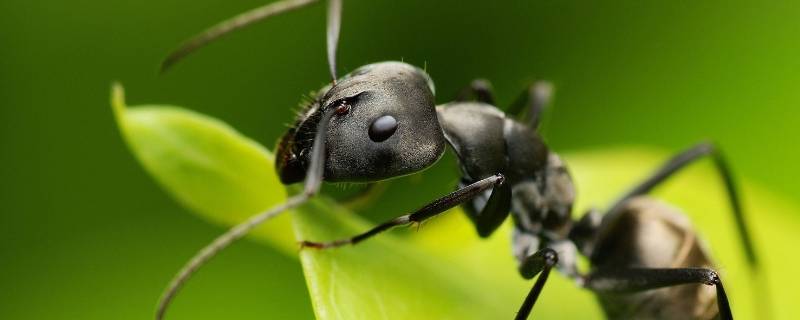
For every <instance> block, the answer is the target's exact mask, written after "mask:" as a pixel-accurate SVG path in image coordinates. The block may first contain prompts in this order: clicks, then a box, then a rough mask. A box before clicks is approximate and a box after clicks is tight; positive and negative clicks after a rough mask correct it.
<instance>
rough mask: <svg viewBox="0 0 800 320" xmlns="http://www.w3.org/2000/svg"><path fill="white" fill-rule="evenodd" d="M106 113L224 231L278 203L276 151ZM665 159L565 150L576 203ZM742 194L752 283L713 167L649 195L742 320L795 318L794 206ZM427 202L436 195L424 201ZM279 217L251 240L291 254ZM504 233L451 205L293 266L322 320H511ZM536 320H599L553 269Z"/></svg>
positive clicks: (321, 210) (134, 111)
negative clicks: (704, 252)
mask: <svg viewBox="0 0 800 320" xmlns="http://www.w3.org/2000/svg"><path fill="white" fill-rule="evenodd" d="M113 105H114V110H115V113H116V116H117V120H118V122H119V124H120V127H121V129H122V133H123V135H124V137H125V139H126V140H127V141H128V144H129V145H130V147H131V150H132V151H133V152H134V154H135V155H136V157H137V158H138V159H139V161H140V162H142V164H143V165H144V167H145V168H146V169H147V171H148V172H150V174H151V175H153V176H154V177H155V178H156V180H157V181H159V183H161V184H162V185H163V186H164V187H165V189H167V190H168V191H169V192H170V193H171V194H173V195H174V196H175V198H176V199H178V201H180V202H181V203H183V204H185V205H186V206H187V207H189V208H191V209H192V211H193V212H195V213H198V214H199V215H201V216H202V217H204V218H206V219H209V220H211V221H213V222H216V223H220V224H223V225H226V226H227V225H232V224H235V223H237V222H240V221H242V220H244V219H245V217H247V216H249V215H250V214H253V213H256V212H258V211H260V210H263V209H265V208H267V207H269V206H271V205H273V204H276V203H278V202H280V201H283V200H284V199H285V191H284V189H283V187H282V186H281V185H280V183H279V182H278V179H277V177H276V176H275V174H274V169H273V162H272V157H271V155H270V154H269V153H268V152H267V151H265V150H264V149H263V148H262V147H261V146H259V145H258V144H256V143H255V142H253V141H251V140H249V139H247V138H245V137H243V136H241V135H240V134H238V133H236V132H235V131H234V130H233V129H231V128H230V127H228V126H227V125H225V124H223V123H221V122H219V121H217V120H214V119H212V118H209V117H206V116H203V115H199V114H197V113H194V112H191V111H187V110H183V109H180V108H176V107H167V106H142V107H136V108H126V107H125V105H124V101H123V97H122V89H121V88H120V87H118V86H117V87H115V91H114V98H113ZM667 156H668V154H667V153H664V152H661V151H657V150H649V149H644V148H616V149H605V150H602V151H583V152H579V153H572V154H566V155H565V159H566V161H567V162H568V164H569V165H570V168H571V172H572V174H573V177H575V179H576V184H577V187H578V194H579V196H578V199H579V202H578V203H577V204H576V206H575V207H576V208H577V209H579V210H580V209H585V208H588V207H589V206H590V205H596V206H599V207H605V206H606V205H608V203H609V202H610V201H611V200H613V199H614V198H615V197H616V196H617V195H619V194H620V193H621V192H622V191H624V190H626V189H627V188H628V187H629V186H631V185H633V184H634V183H636V182H637V181H638V180H639V179H641V178H642V177H643V176H644V175H646V174H647V173H648V172H649V171H650V170H652V169H653V168H655V167H657V166H658V165H660V163H661V162H662V161H663V160H664V159H666V157H667ZM706 162H707V161H706ZM420 183H424V182H420ZM742 185H743V188H742V189H743V190H742V194H743V195H744V200H745V201H744V203H745V206H746V208H747V209H748V221H749V222H750V223H751V224H752V226H753V231H754V232H753V233H754V235H755V240H756V245H757V248H759V249H760V251H761V257H762V262H763V268H762V270H763V272H762V273H761V276H759V277H753V276H752V274H751V273H750V272H749V270H748V268H747V267H746V265H745V260H744V257H743V255H742V253H741V249H740V247H739V242H738V239H737V238H736V234H735V232H734V231H735V228H734V225H733V220H732V219H731V217H730V215H729V210H728V207H727V205H726V203H725V202H724V199H725V195H724V194H723V192H722V188H721V186H720V183H719V178H718V177H717V176H716V174H715V173H714V171H713V170H712V169H711V167H710V166H709V165H708V164H703V165H697V166H692V167H691V169H688V170H686V171H685V172H683V173H681V174H679V175H678V176H677V177H675V178H674V179H672V180H671V181H670V182H669V183H668V184H666V185H665V186H664V187H662V188H659V189H658V190H656V195H657V196H659V197H662V198H664V199H666V200H668V201H669V202H670V203H672V204H674V205H675V206H677V207H680V208H683V209H684V211H685V212H687V214H688V215H689V217H690V218H691V219H692V220H693V222H694V224H695V226H696V228H697V230H698V231H699V232H700V235H701V237H703V238H705V239H707V240H708V243H709V244H710V248H711V251H712V254H713V255H714V257H715V258H716V261H718V264H717V265H718V269H719V271H720V272H721V273H722V275H723V280H724V281H725V285H726V289H727V290H728V291H729V294H730V298H731V301H732V304H733V308H734V313H735V314H736V315H737V316H738V317H740V318H768V317H767V316H766V315H765V313H764V312H765V311H764V310H765V309H764V305H763V304H762V303H766V302H767V299H773V300H774V302H773V304H772V305H773V306H776V307H775V308H773V315H774V316H775V319H795V318H797V317H798V316H800V314H799V313H798V310H796V309H794V308H785V307H784V308H777V306H789V305H793V302H794V299H793V297H794V296H795V295H794V289H793V288H796V287H798V286H800V281H798V280H796V279H797V278H798V277H791V276H789V277H786V276H782V275H791V274H793V272H792V271H794V270H793V267H794V266H795V265H797V264H798V262H800V261H798V260H800V259H798V258H797V256H796V255H793V254H791V252H793V251H792V250H793V248H791V247H790V246H791V244H793V243H797V241H798V240H800V236H799V235H798V234H797V233H796V232H795V230H798V229H800V221H799V220H798V219H797V217H796V212H797V205H796V204H793V203H791V202H788V201H786V200H784V199H781V198H780V197H777V196H775V195H773V194H771V193H769V192H768V191H766V190H765V189H764V188H761V187H759V186H758V185H756V184H754V183H748V182H746V181H745V183H743V184H742ZM436 196H440V195H430V198H431V199H433V198H435V197H436ZM378 205H380V203H379V202H378ZM420 205H422V204H420ZM386 210H392V208H386ZM580 212H581V211H578V213H576V215H577V214H579V213H580ZM397 214H398V215H399V214H402V213H401V212H397ZM288 219H289V215H288V214H287V215H282V216H280V218H278V219H276V220H273V221H269V222H267V223H266V225H265V226H264V227H262V228H261V229H259V230H258V231H257V232H255V235H256V237H257V238H258V239H262V240H266V241H265V243H267V244H269V245H271V246H274V247H276V248H278V249H279V250H282V251H283V252H285V253H287V254H289V255H291V256H296V254H295V253H296V248H297V247H296V242H295V241H296V240H295V238H294V237H292V235H291V234H290V232H291V229H290V228H292V224H290V222H289V220H288ZM293 222H294V223H293V229H294V231H295V233H296V235H297V238H299V239H304V240H317V241H322V240H330V239H336V238H340V237H344V236H350V235H353V234H355V233H358V232H362V231H364V230H366V229H367V228H369V227H370V226H371V223H367V222H365V221H364V220H363V219H361V218H359V217H358V216H356V215H353V214H352V213H351V212H349V211H348V210H346V209H343V208H342V207H341V206H339V205H337V204H335V203H333V202H331V201H330V200H328V199H325V198H324V197H321V198H319V199H315V200H313V201H312V202H310V203H309V204H308V205H305V206H303V207H301V208H300V209H299V210H297V211H296V212H295V213H294V219H293ZM509 234H510V226H509V225H508V224H506V225H504V226H503V227H502V228H501V229H500V230H498V232H496V233H495V234H494V235H493V236H492V237H490V238H489V239H486V240H484V239H479V238H478V237H477V236H476V234H475V232H474V230H473V228H472V226H471V225H470V222H469V221H468V220H467V219H466V218H465V217H464V215H463V214H462V213H461V212H460V210H457V209H454V210H451V212H448V213H446V214H444V215H443V216H441V217H439V218H437V219H434V220H433V221H431V222H428V223H425V224H424V225H423V226H422V227H421V229H420V230H419V231H418V232H415V231H414V229H408V228H406V229H400V230H394V231H391V232H387V233H385V234H382V235H380V236H378V237H376V238H373V239H371V240H369V241H367V242H365V243H363V244H360V245H358V246H355V247H345V248H340V249H334V250H327V251H316V250H304V251H302V253H301V255H300V257H301V261H302V264H303V269H304V272H305V274H306V280H307V283H308V287H309V291H310V294H311V299H312V302H313V304H314V309H315V312H316V314H317V317H318V318H319V319H324V320H328V319H409V318H412V319H415V318H425V319H508V318H512V317H513V315H514V313H515V312H516V310H517V308H518V307H519V304H520V303H521V301H522V299H523V298H524V297H525V295H526V294H527V292H528V290H529V289H530V286H531V285H532V281H525V280H523V279H521V278H520V277H519V276H518V274H517V272H516V266H515V262H514V260H513V258H512V256H511V253H510V236H509ZM784 250H787V251H786V252H788V254H786V253H784ZM761 282H763V283H766V285H763V286H762V285H759V283H761ZM756 306H759V308H758V309H756ZM534 317H535V318H537V319H595V318H602V317H601V312H600V309H599V307H598V305H597V303H596V302H595V299H594V297H593V296H592V294H591V293H590V292H588V291H586V290H581V289H579V288H577V287H576V286H575V285H574V284H573V283H571V282H570V281H569V280H567V279H566V278H564V277H562V276H560V275H558V274H554V275H553V276H551V277H550V281H549V282H548V284H547V286H546V287H545V290H544V292H543V294H542V296H541V297H540V300H539V303H538V304H537V306H536V308H535V310H534Z"/></svg>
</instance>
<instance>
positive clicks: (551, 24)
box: [0, 0, 800, 319]
mask: <svg viewBox="0 0 800 320" xmlns="http://www.w3.org/2000/svg"><path fill="white" fill-rule="evenodd" d="M260 4H263V2H262V1H257V0H236V1H220V0H213V1H212V0H193V1H189V0H162V1H152V0H140V1H98V0H77V1H22V0H3V1H0V119H2V126H0V130H2V131H0V147H2V152H0V164H1V165H0V180H1V181H2V184H0V208H2V209H1V210H2V211H0V319H146V318H149V317H150V316H151V314H152V311H153V306H154V303H155V299H156V298H157V297H158V295H159V293H160V291H161V289H162V288H163V286H164V285H165V283H166V282H167V280H168V279H169V278H170V277H171V276H172V274H173V272H174V271H176V269H177V268H178V266H179V265H181V264H182V263H183V262H184V261H185V260H186V259H187V258H188V257H189V256H190V255H191V254H192V253H194V252H195V250H197V249H198V248H199V247H200V246H202V245H204V244H205V243H206V242H207V241H209V240H210V239H211V238H212V237H214V236H215V235H217V234H219V233H220V232H221V230H222V229H221V228H220V227H217V226H212V225H209V224H207V223H206V222H204V221H201V220H200V219H198V218H196V217H195V216H192V215H189V214H186V210H185V209H183V208H181V207H180V206H179V205H178V204H177V203H175V201H173V200H172V199H171V198H170V197H169V196H168V195H166V194H165V193H164V192H163V191H162V190H160V188H159V187H158V186H157V185H156V184H155V183H154V181H153V180H152V179H151V178H150V177H149V176H147V175H146V174H145V173H144V171H143V170H142V169H141V167H140V166H139V164H137V163H136V161H135V160H134V158H133V157H132V156H131V154H130V153H129V152H128V150H127V149H126V147H125V145H124V144H123V142H122V140H121V139H120V136H119V133H118V132H117V129H116V127H115V124H114V122H113V119H112V115H111V110H110V107H109V106H108V89H109V84H110V82H111V81H112V80H120V81H122V82H124V84H125V85H126V87H127V89H128V96H129V98H128V99H129V101H130V103H131V104H141V103H150V102H156V103H170V104H177V105H182V106H186V107H190V108H192V109H194V110H198V111H200V112H202V113H206V114H209V115H212V116H215V117H218V118H220V119H223V120H225V121H227V122H229V123H230V124H232V125H233V126H234V127H236V128H237V129H239V130H240V131H242V132H243V133H244V134H246V135H248V136H250V137H253V138H254V139H256V140H258V141H260V142H262V143H263V144H265V145H267V146H270V147H271V146H272V145H273V144H274V141H275V139H277V137H278V136H279V135H280V133H281V132H282V131H283V130H284V129H285V126H284V124H285V123H288V122H290V121H291V119H292V117H293V111H292V110H293V108H294V107H295V106H296V105H297V103H298V102H299V101H300V97H301V95H303V94H305V93H308V92H309V91H311V90H315V89H317V88H319V87H320V86H321V85H322V84H324V83H325V82H326V81H327V71H326V70H327V67H326V63H325V58H324V57H325V55H324V10H323V6H320V5H317V6H314V7H312V8H309V9H306V10H302V11H298V12H294V13H291V14H288V15H285V16H281V17H277V18H275V19H273V20H271V21H268V22H265V23H262V24H260V25H258V26H256V27H254V28H250V29H247V30H245V31H242V32H239V33H237V34H235V35H232V36H230V37H228V38H226V39H225V40H223V41H220V43H217V44H214V45H212V46H210V47H209V48H207V49H205V50H202V52H200V53H198V54H197V55H195V56H193V57H191V58H190V59H188V60H187V61H184V62H183V63H181V64H180V65H178V66H177V67H176V68H175V69H174V70H173V71H171V72H170V73H168V74H166V75H163V76H159V75H157V72H156V71H157V67H158V63H159V62H160V60H161V59H162V58H163V57H164V56H165V54H166V53H167V52H168V51H169V50H170V49H172V48H174V47H175V46H176V45H177V44H178V43H179V42H180V41H181V40H183V39H185V38H186V37H187V36H189V35H192V34H193V33H195V32H197V31H200V30H201V29H203V28H205V27H207V26H209V25H211V24H212V23H214V22H217V21H218V20H221V19H223V18H227V17H229V16H231V15H234V14H236V13H239V12H241V11H243V10H246V9H249V8H252V7H255V6H258V5H260ZM798 17H800V3H798V2H796V1H758V2H757V1H747V2H743V1H702V2H698V1H658V2H647V3H645V2H640V1H616V2H614V3H609V4H600V3H588V2H585V1H573V0H570V1H498V2H491V3H489V2H487V1H458V0H446V1H422V0H416V1H402V2H400V1H388V0H382V1H368V0H348V1H345V8H344V23H343V27H342V37H341V44H340V51H339V52H340V58H339V61H340V67H341V69H342V73H343V72H344V71H347V70H352V69H355V68H357V67H358V66H360V65H362V64H365V63H369V62H375V61H381V60H399V59H402V60H404V61H407V62H410V63H413V64H416V65H419V66H423V65H427V70H428V71H429V73H430V74H431V76H432V77H433V79H434V81H435V82H436V86H437V91H438V99H439V101H440V102H445V101H447V100H448V99H451V98H452V97H453V96H454V93H455V92H457V91H458V89H459V88H461V87H462V86H464V85H466V84H467V83H468V82H469V81H470V80H471V79H473V78H476V77H485V78H488V79H490V80H491V81H492V82H493V84H494V85H495V88H496V93H497V95H498V97H499V102H500V104H507V103H509V102H510V101H511V100H512V99H513V97H515V96H516V95H517V94H518V93H519V92H520V91H521V90H522V88H523V87H524V85H525V84H526V83H527V82H528V81H530V80H533V79H538V78H545V79H549V80H552V81H553V82H554V83H555V84H556V86H557V93H556V100H555V105H554V107H555V108H554V109H553V110H552V111H551V112H550V113H549V114H548V116H547V119H546V123H545V128H544V132H545V135H546V137H547V139H548V141H549V142H550V144H551V146H552V147H553V148H554V149H556V150H576V149H583V148H603V147H605V146H613V145H620V144H637V145H648V146H658V147H663V148H666V149H668V150H678V149H679V148H683V147H685V146H688V145H690V144H692V143H694V142H696V141H698V140H701V139H712V140H715V141H718V142H719V143H720V144H721V145H722V146H723V148H724V149H725V152H726V153H727V154H728V155H729V157H730V159H731V162H732V163H733V164H734V167H735V169H736V171H737V172H738V173H739V175H740V176H743V177H746V178H748V179H749V180H751V181H756V182H757V183H759V184H761V185H763V186H767V187H768V188H769V189H770V190H772V191H774V192H776V193H777V194H780V195H783V196H784V198H788V199H790V200H793V201H795V202H796V201H797V197H796V196H795V195H796V194H797V193H798V192H800V184H798V183H796V181H795V180H796V179H798V178H800V167H798V166H797V165H796V164H797V163H799V162H800V150H799V149H798V148H797V147H796V143H797V142H796V141H795V140H794V139H796V137H798V136H800V126H798V124H800V116H798V115H797V113H796V111H795V109H796V107H797V106H798V104H799V103H800V90H798V88H797V85H798V81H800V59H798V57H800V41H798V39H800V22H798V21H800V20H798ZM444 163H447V164H444ZM454 170H455V169H454V165H453V164H452V162H443V165H441V166H439V167H437V168H436V169H434V170H433V171H432V173H431V174H426V176H425V179H427V180H430V181H431V186H430V188H426V189H430V190H420V191H419V192H415V193H412V192H410V191H411V190H409V189H404V188H403V183H399V184H397V186H394V185H393V187H392V188H390V190H389V191H387V193H388V194H387V195H386V196H385V197H384V198H386V202H384V203H393V201H392V200H393V199H394V203H395V204H396V205H395V206H392V208H395V209H410V208H412V207H416V206H418V205H419V204H420V203H422V201H424V199H430V198H431V195H432V194H433V193H434V192H440V191H442V190H448V189H449V185H448V184H449V183H450V182H451V181H453V179H455V177H456V175H455V171H454ZM415 190H416V189H415ZM276 192H277V191H276ZM397 199H400V200H402V201H399V200H397ZM370 211H373V212H372V213H368V214H369V215H370V217H372V218H378V217H379V216H387V215H394V214H396V212H394V211H393V212H385V211H386V210H378V209H374V208H373V210H370ZM378 211H382V213H381V212H378ZM752 216H753V217H752V219H757V215H752ZM796 219H800V216H797V217H796ZM786 245H787V246H786V248H792V246H794V245H795V244H786ZM773 252H775V251H773ZM509 272H514V271H513V270H509ZM198 279H200V278H198ZM180 300H182V301H183V302H184V303H180V302H179V303H178V304H176V307H175V309H174V312H175V314H173V315H174V316H175V318H185V319H220V318H229V319H256V318H265V317H266V318H280V319H292V318H296V319H308V318H311V317H312V313H311V309H310V306H309V303H308V297H307V292H306V288H305V283H304V281H303V278H302V273H301V270H300V268H299V263H298V262H297V261H296V260H293V259H291V258H287V257H286V256H284V255H281V254H279V253H277V252H275V251H274V250H272V249H269V248H265V247H263V246H260V245H256V244H254V243H251V242H247V241H244V242H242V243H241V244H238V245H236V246H234V247H232V248H231V249H229V250H228V251H226V252H225V253H224V254H223V258H221V259H217V260H215V261H214V262H213V263H212V264H210V265H209V266H208V268H206V269H204V270H203V272H202V280H199V281H194V282H193V283H191V290H186V291H185V292H184V293H183V295H182V296H181V298H180ZM192 306H202V308H192ZM265 315H268V316H265Z"/></svg>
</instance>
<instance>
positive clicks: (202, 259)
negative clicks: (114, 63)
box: [155, 0, 342, 320]
mask: <svg viewBox="0 0 800 320" xmlns="http://www.w3.org/2000/svg"><path fill="white" fill-rule="evenodd" d="M317 1H319V0H284V1H279V2H274V3H271V4H269V5H266V6H262V7H259V8H256V9H253V10H250V11H248V12H245V13H243V14H240V15H238V16H235V17H233V18H231V19H228V20H225V21H223V22H220V23H218V24H217V25H215V26H213V27H211V28H209V29H207V30H206V31H203V32H202V33H200V34H199V35H197V36H195V37H194V38H192V39H190V40H189V41H187V42H185V43H184V44H183V45H182V46H181V47H179V48H178V49H177V50H175V51H173V52H172V53H171V54H170V55H169V56H168V57H167V59H166V60H164V62H163V63H162V66H161V70H162V71H164V70H166V69H168V68H169V67H170V66H172V65H173V64H175V63H176V62H178V61H179V60H181V59H182V58H183V57H185V56H187V55H188V54H190V53H192V52H194V51H195V50H197V49H198V48H200V47H203V46H204V45H206V44H208V43H210V42H212V41H214V40H216V39H218V38H219V37H221V36H223V35H226V34H228V33H230V32H232V31H235V30H237V29H239V28H242V27H245V26H248V25H250V24H253V23H255V22H257V21H260V20H263V19H265V18H268V17H270V16H273V15H276V14H279V13H283V12H286V11H290V10H294V9H297V8H301V7H303V6H306V5H309V4H311V3H314V2H317ZM341 14H342V2H341V0H330V2H329V7H328V26H327V28H328V31H327V40H328V41H327V45H328V65H329V67H330V72H331V77H332V78H333V82H334V83H335V82H336V47H337V45H338V42H339V29H340V26H341ZM333 115H334V111H333V110H328V111H323V114H322V118H321V119H320V122H319V124H318V125H317V132H316V134H315V135H314V144H313V147H312V153H311V157H310V164H309V167H308V170H307V173H306V180H305V183H304V185H305V186H304V190H303V192H302V193H300V194H297V195H295V196H292V197H290V198H289V199H287V200H286V202H284V203H282V204H280V205H277V206H274V207H272V208H270V209H268V210H266V211H263V212H261V213H258V214H256V215H254V216H252V217H250V218H249V219H247V220H246V221H244V222H242V223H240V224H238V225H236V226H234V227H233V228H231V229H230V230H228V231H227V232H225V233H224V234H222V235H220V236H219V237H217V238H216V239H214V241H212V242H211V243H210V244H208V245H206V246H205V247H204V248H203V249H202V250H200V251H199V252H198V253H196V254H195V255H194V257H192V259H191V260H189V262H187V263H186V265H184V266H183V268H181V270H180V271H179V272H178V273H177V274H176V275H175V276H174V277H173V278H172V280H171V281H170V283H169V286H167V288H166V289H165V290H164V293H163V294H162V295H161V299H160V300H159V301H158V307H157V309H156V315H155V319H156V320H161V319H163V318H164V314H165V313H166V312H167V308H168V307H169V305H170V303H171V302H172V300H173V299H174V298H175V296H176V295H177V294H178V291H179V290H180V289H181V288H182V287H183V285H184V284H185V283H186V281H188V280H189V278H190V277H191V276H192V275H193V274H194V273H195V272H197V270H198V269H200V267H202V266H203V265H204V264H205V263H206V262H208V261H209V260H210V259H211V258H213V257H214V256H216V255H217V253H219V252H220V251H222V250H223V249H225V248H227V247H228V246H229V245H230V244H231V243H233V242H234V241H236V240H239V239H241V238H242V237H244V236H245V235H246V234H247V233H249V232H250V230H252V229H253V228H255V227H257V226H259V225H260V224H261V223H263V222H265V221H267V220H269V219H271V218H273V217H275V216H277V215H278V214H280V213H282V212H284V211H286V210H290V209H292V208H295V207H297V206H299V205H301V204H303V203H305V202H307V201H308V200H309V199H311V198H312V197H313V196H314V195H316V194H317V193H318V192H319V189H320V186H321V184H322V180H323V174H324V168H325V152H324V150H325V137H324V135H325V134H326V133H327V131H328V130H327V128H328V122H330V120H331V118H332V117H333Z"/></svg>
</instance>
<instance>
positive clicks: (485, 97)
mask: <svg viewBox="0 0 800 320" xmlns="http://www.w3.org/2000/svg"><path fill="white" fill-rule="evenodd" d="M472 96H474V97H475V99H477V100H478V101H480V102H483V103H486V104H491V105H494V95H493V94H492V84H491V83H489V80H486V79H475V80H472V82H470V84H469V86H468V87H466V88H464V89H462V90H461V92H459V93H458V96H456V101H467V100H469V99H470V98H471V97H472Z"/></svg>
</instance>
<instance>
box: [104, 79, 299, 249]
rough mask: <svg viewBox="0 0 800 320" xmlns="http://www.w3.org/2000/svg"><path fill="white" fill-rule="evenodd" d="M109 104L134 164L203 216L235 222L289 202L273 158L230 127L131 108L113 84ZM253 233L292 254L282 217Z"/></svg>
mask: <svg viewBox="0 0 800 320" xmlns="http://www.w3.org/2000/svg"><path fill="white" fill-rule="evenodd" d="M111 104H112V106H113V109H114V114H115V117H116V120H117V123H118V125H119V127H120V130H121V132H122V135H123V137H124V139H125V140H126V142H127V143H128V146H129V147H130V149H131V151H132V152H133V154H134V155H135V156H136V158H137V159H138V160H139V162H140V163H141V164H142V165H143V166H144V168H145V169H146V170H147V171H148V172H149V173H150V175H152V176H153V177H154V178H155V179H156V180H157V181H158V182H159V183H160V184H161V185H162V186H163V187H164V189H166V190H167V191H168V192H169V193H170V194H172V196H173V197H174V198H175V199H176V200H178V201H179V202H180V203H182V204H183V205H185V206H186V207H187V208H189V209H191V210H192V212H195V213H197V214H199V215H200V216H201V217H203V218H205V219H207V220H209V221H212V222H214V223H217V224H222V225H233V224H236V223H238V222H241V221H243V220H245V219H246V218H247V217H249V216H251V215H253V214H256V213H258V212H260V211H263V210H265V209H268V208H270V207H272V206H273V205H275V204H277V203H280V202H283V201H284V200H285V199H286V192H285V190H284V188H283V186H282V185H281V184H280V182H279V181H278V178H277V177H276V175H275V169H274V166H273V161H272V154H270V153H269V152H268V151H267V150H266V149H264V148H263V147H262V146H261V145H259V144H258V143H256V142H255V141H252V140H250V139H248V138H247V137H244V136H242V135H241V134H239V133H238V132H236V131H235V130H234V129H233V128H231V127H230V126H228V125H227V124H225V123H223V122H221V121H219V120H216V119H214V118H211V117H208V116H204V115H201V114H198V113H196V112H192V111H189V110H186V109H182V108H179V107H174V106H163V105H144V106H138V107H132V108H128V107H127V106H126V105H125V98H124V92H123V88H122V86H121V85H118V84H115V85H114V86H113V92H112V101H111ZM253 235H254V236H256V238H257V239H260V240H263V241H266V242H267V243H269V244H271V245H273V246H275V247H277V248H278V249H280V250H282V251H284V252H286V253H288V254H292V255H294V254H296V252H297V245H296V244H295V242H294V236H293V235H292V229H291V224H290V217H289V215H287V214H284V215H281V216H278V217H277V218H275V219H274V220H273V221H270V223H267V224H265V225H263V226H262V227H260V228H258V229H257V230H255V231H254V232H253Z"/></svg>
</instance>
